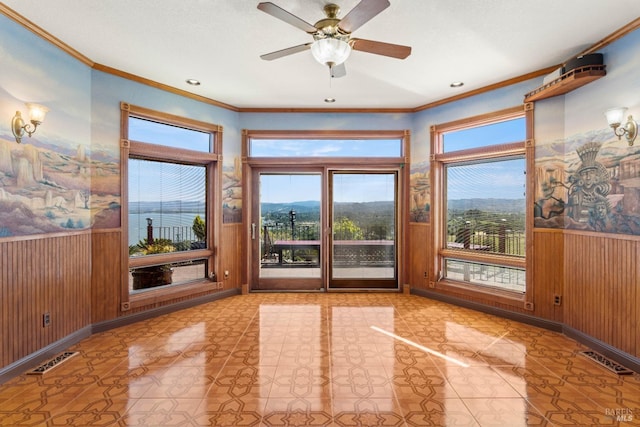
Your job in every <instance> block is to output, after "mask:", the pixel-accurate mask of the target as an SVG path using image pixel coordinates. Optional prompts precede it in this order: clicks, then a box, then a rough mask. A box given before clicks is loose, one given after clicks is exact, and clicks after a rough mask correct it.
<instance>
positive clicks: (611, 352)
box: [562, 325, 640, 373]
mask: <svg viewBox="0 0 640 427" xmlns="http://www.w3.org/2000/svg"><path fill="white" fill-rule="evenodd" d="M562 332H563V333H564V334H565V335H566V336H568V337H569V338H573V339H574V340H576V341H578V342H579V343H581V344H584V345H586V346H587V347H589V348H590V349H591V350H595V351H597V352H598V353H600V354H602V355H603V356H606V357H608V358H609V359H611V360H614V361H616V362H618V363H619V364H621V365H622V366H624V367H625V368H629V369H631V370H632V371H635V372H637V373H640V359H638V358H637V357H634V356H632V355H630V354H628V353H625V352H623V351H621V350H619V349H617V348H615V347H613V346H611V345H609V344H607V343H605V342H602V341H600V340H599V339H596V338H593V337H592V336H589V335H587V334H585V333H584V332H580V331H579V330H577V329H573V328H572V327H570V326H566V325H565V326H564V327H563V328H562Z"/></svg>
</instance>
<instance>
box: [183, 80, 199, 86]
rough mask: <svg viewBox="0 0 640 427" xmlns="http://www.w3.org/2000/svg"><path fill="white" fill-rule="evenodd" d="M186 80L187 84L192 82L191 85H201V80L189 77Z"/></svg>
mask: <svg viewBox="0 0 640 427" xmlns="http://www.w3.org/2000/svg"><path fill="white" fill-rule="evenodd" d="M185 81H186V82H187V84H190V85H191V86H200V80H196V79H187V80H185Z"/></svg>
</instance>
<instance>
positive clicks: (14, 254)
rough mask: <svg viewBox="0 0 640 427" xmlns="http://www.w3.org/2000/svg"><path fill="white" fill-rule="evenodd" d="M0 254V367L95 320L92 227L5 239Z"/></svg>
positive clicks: (1, 243) (0, 246) (0, 247)
mask: <svg viewBox="0 0 640 427" xmlns="http://www.w3.org/2000/svg"><path fill="white" fill-rule="evenodd" d="M0 254H1V260H2V272H1V273H0V300H1V302H0V304H1V306H0V308H1V310H0V331H2V334H1V338H0V340H1V341H2V342H1V344H0V349H1V350H2V351H0V367H3V366H7V365H9V364H11V363H14V362H16V361H18V360H20V359H22V358H24V357H26V356H28V355H29V354H31V353H34V352H36V351H38V350H40V349H42V348H44V347H46V346H48V345H49V344H52V343H54V342H56V341H58V340H60V339H62V338H64V337H66V336H68V335H70V334H72V333H74V332H76V331H78V330H80V329H82V328H84V327H85V326H88V325H89V324H90V323H91V298H90V289H91V276H90V266H91V234H90V232H89V231H83V232H78V233H73V234H69V235H64V236H59V235H56V236H52V237H48V236H46V235H43V236H38V237H37V238H33V239H30V240H29V239H21V240H12V241H2V242H0ZM45 313H48V315H49V316H48V317H49V320H50V323H49V325H46V326H45V325H44V323H43V320H44V319H43V317H44V315H45Z"/></svg>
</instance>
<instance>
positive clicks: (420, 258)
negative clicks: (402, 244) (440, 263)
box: [408, 222, 431, 289]
mask: <svg viewBox="0 0 640 427" xmlns="http://www.w3.org/2000/svg"><path fill="white" fill-rule="evenodd" d="M430 233H431V225H430V224H425V223H418V222H411V223H409V275H408V277H409V284H410V285H411V287H415V288H418V289H427V288H428V287H429V277H428V275H427V273H428V271H429V263H430V262H431V235H430Z"/></svg>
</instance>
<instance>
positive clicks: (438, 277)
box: [429, 103, 535, 310]
mask: <svg viewBox="0 0 640 427" xmlns="http://www.w3.org/2000/svg"><path fill="white" fill-rule="evenodd" d="M521 117H524V118H525V140H523V141H514V142H510V143H504V144H496V145H490V146H485V147H479V148H469V149H464V150H459V151H449V152H447V153H444V152H443V151H444V150H443V143H444V134H445V133H450V132H454V131H460V130H465V129H469V128H474V127H480V126H485V125H490V124H493V123H499V122H503V121H507V120H512V119H517V118H521ZM430 131H431V132H430V133H431V185H432V192H431V206H432V210H433V213H432V214H433V215H432V224H431V225H432V233H431V250H432V253H433V254H434V255H433V257H432V261H431V263H430V277H431V278H433V279H432V280H431V281H430V283H429V287H430V288H434V289H437V290H441V291H444V292H446V293H454V294H457V295H462V296H465V297H470V298H475V299H478V298H479V299H482V300H490V301H492V302H497V303H500V304H505V305H508V306H513V307H521V308H524V309H526V310H533V309H534V307H533V283H534V280H533V268H532V259H533V213H532V209H530V206H533V171H534V161H535V159H534V141H533V103H526V104H523V105H520V106H516V107H512V108H507V109H504V110H499V111H495V112H491V113H487V114H482V115H478V116H473V117H468V118H464V119H460V120H456V121H452V122H448V123H442V124H438V125H433V126H431V129H430ZM508 157H524V160H525V165H526V178H525V182H526V191H525V242H526V243H525V256H524V258H522V257H511V256H503V255H499V254H487V253H481V252H462V251H459V250H452V249H448V248H447V247H446V241H447V232H446V229H447V222H446V218H447V212H446V205H447V203H446V181H445V180H446V166H447V165H450V164H458V163H464V162H474V161H483V160H492V159H506V158H508ZM446 258H449V259H458V260H462V261H469V262H480V263H489V264H496V263H499V264H500V265H504V266H507V267H516V268H523V269H524V270H525V274H526V278H525V292H524V294H522V293H519V292H513V291H509V290H506V289H505V290H503V289H499V288H493V287H489V286H482V285H475V284H472V283H466V282H460V281H456V280H452V279H447V278H445V277H443V276H444V263H445V259H446Z"/></svg>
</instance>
